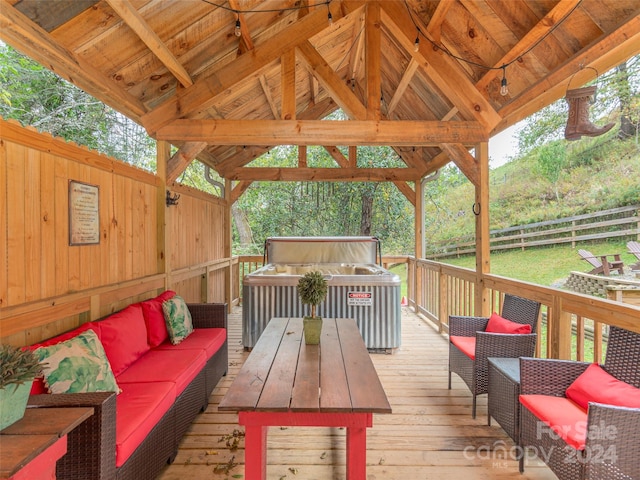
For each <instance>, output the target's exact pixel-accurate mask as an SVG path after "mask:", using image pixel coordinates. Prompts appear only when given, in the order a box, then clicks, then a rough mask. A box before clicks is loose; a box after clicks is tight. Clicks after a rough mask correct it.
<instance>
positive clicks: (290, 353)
mask: <svg viewBox="0 0 640 480" xmlns="http://www.w3.org/2000/svg"><path fill="white" fill-rule="evenodd" d="M302 337H303V335H302V322H301V321H300V319H289V320H288V322H287V327H286V329H285V332H284V334H283V337H282V341H281V342H280V348H279V349H278V353H277V355H276V356H275V359H274V360H273V363H272V365H271V370H270V372H269V376H268V377H267V379H266V381H265V384H264V387H263V388H262V394H261V395H260V400H258V405H257V406H256V411H270V412H277V411H287V410H289V406H290V404H291V396H292V391H293V383H294V380H295V378H296V368H297V366H298V357H299V354H300V345H301V344H302V343H304V341H303V340H302Z"/></svg>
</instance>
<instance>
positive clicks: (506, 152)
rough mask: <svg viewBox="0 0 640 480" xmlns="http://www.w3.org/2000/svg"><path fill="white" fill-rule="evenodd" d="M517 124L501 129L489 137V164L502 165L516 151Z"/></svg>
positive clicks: (493, 165)
mask: <svg viewBox="0 0 640 480" xmlns="http://www.w3.org/2000/svg"><path fill="white" fill-rule="evenodd" d="M518 128H519V126H518V124H515V125H512V126H511V127H509V128H507V129H505V130H503V131H502V132H500V133H499V134H497V135H494V136H493V137H491V138H490V139H489V166H490V167H491V168H496V167H499V166H501V165H504V164H505V163H507V162H508V161H509V160H511V158H512V157H515V156H516V154H517V153H518V138H517V136H516V134H517V133H518Z"/></svg>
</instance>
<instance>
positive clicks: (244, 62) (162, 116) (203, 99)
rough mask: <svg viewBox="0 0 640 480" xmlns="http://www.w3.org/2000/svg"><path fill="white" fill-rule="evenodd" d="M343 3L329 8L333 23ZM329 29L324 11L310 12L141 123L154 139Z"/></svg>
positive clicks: (204, 77)
mask: <svg viewBox="0 0 640 480" xmlns="http://www.w3.org/2000/svg"><path fill="white" fill-rule="evenodd" d="M340 4H341V2H340V1H335V0H334V1H332V2H331V3H330V4H329V6H328V8H329V9H330V11H331V14H332V15H333V18H334V21H337V20H338V19H340V18H342V16H343V14H342V9H341V8H340ZM326 27H327V12H326V11H323V10H322V9H320V10H316V11H314V12H311V13H310V14H309V15H306V16H305V17H303V18H302V19H300V20H298V21H297V22H294V23H293V24H291V26H289V27H287V28H285V29H284V30H282V31H280V32H278V33H277V34H275V35H273V36H272V37H271V38H269V39H267V40H265V41H264V42H263V43H261V44H260V45H258V46H256V47H255V48H254V49H253V50H252V51H251V52H247V53H244V54H242V55H240V56H239V57H238V58H237V59H236V60H235V61H234V62H231V63H228V64H225V65H223V66H221V67H218V68H212V69H211V70H209V71H205V72H203V73H202V75H200V76H199V77H198V79H197V80H196V82H195V83H194V84H193V85H192V86H191V87H189V88H186V89H184V91H183V92H181V93H180V94H179V95H175V96H173V97H172V98H170V99H169V100H167V101H166V102H164V103H163V104H161V105H160V106H158V107H157V108H155V109H154V110H152V111H151V112H149V113H148V114H146V115H144V116H143V117H142V124H143V125H144V127H145V128H146V129H147V132H149V134H150V135H151V136H154V135H155V132H156V131H157V130H158V129H159V128H160V127H162V126H163V125H166V124H168V123H170V122H171V121H172V120H175V119H178V118H181V117H185V116H188V115H190V114H193V113H195V112H198V111H202V110H206V109H207V108H209V107H211V106H212V105H214V104H215V103H216V102H217V101H218V98H219V96H220V95H224V94H225V92H226V91H227V90H228V89H229V88H232V87H233V86H234V85H235V84H236V83H238V82H240V81H241V80H243V79H244V78H246V77H248V76H251V75H254V74H255V73H256V72H257V71H258V70H260V69H261V68H263V67H264V66H266V65H268V64H269V63H271V62H273V61H274V60H276V59H278V58H280V57H281V56H282V54H283V53H284V52H286V51H287V50H290V49H291V48H293V47H295V46H296V45H299V44H300V43H302V42H306V41H307V39H308V38H311V37H312V36H314V35H316V34H317V33H319V32H321V31H322V30H323V29H325V28H326Z"/></svg>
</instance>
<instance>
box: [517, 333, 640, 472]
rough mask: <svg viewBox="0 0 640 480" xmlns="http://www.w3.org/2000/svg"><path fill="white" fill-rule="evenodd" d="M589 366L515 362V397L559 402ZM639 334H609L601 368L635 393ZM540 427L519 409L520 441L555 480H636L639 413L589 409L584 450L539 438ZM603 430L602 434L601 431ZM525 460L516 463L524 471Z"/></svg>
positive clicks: (639, 379)
mask: <svg viewBox="0 0 640 480" xmlns="http://www.w3.org/2000/svg"><path fill="white" fill-rule="evenodd" d="M589 365H590V364H589V363H585V362H575V361H569V360H554V359H535V358H521V359H520V381H521V394H523V395H533V394H537V395H551V396H556V397H564V396H565V391H566V389H567V388H568V387H569V386H570V385H571V383H573V381H574V380H575V379H576V378H577V377H578V376H579V375H580V374H582V373H583V372H584V371H585V370H586V369H587V367H588V366H589ZM638 365H640V334H639V333H635V332H631V331H628V330H624V329H622V328H618V327H613V326H612V327H610V328H609V340H608V345H607V353H606V358H605V362H604V364H603V365H602V367H603V368H604V369H605V370H606V371H607V372H608V373H609V374H611V375H613V376H614V377H616V378H617V379H619V380H622V381H624V382H626V383H629V384H631V385H633V386H635V387H638V388H640V369H638ZM539 423H540V421H539V420H538V418H537V417H536V416H535V415H533V414H532V413H531V412H530V411H529V410H528V409H527V408H525V407H522V408H520V441H521V445H522V447H523V448H526V447H533V448H534V449H535V451H536V452H544V455H541V456H539V457H540V458H541V460H543V461H545V463H546V464H547V465H548V466H549V468H550V469H551V470H552V471H553V472H554V473H555V474H556V476H557V477H558V478H559V479H560V480H582V479H588V480H633V479H636V480H637V479H639V478H640V461H639V459H640V441H639V438H640V437H639V436H638V432H640V409H637V408H624V407H616V406H612V405H603V404H598V403H590V404H589V409H588V415H587V425H586V429H587V430H586V431H587V439H586V444H585V448H584V450H581V451H578V450H575V449H574V448H573V447H571V446H569V445H567V444H566V443H565V442H564V440H563V439H562V438H560V436H559V435H549V434H540V429H539ZM603 428H604V429H606V430H603ZM525 457H526V455H523V456H521V458H520V471H521V472H523V471H524V461H525Z"/></svg>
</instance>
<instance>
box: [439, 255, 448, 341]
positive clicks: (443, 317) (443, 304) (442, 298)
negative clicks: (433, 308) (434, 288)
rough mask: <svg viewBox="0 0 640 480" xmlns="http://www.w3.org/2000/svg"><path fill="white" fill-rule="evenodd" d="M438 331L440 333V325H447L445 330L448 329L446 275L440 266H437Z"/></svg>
mask: <svg viewBox="0 0 640 480" xmlns="http://www.w3.org/2000/svg"><path fill="white" fill-rule="evenodd" d="M438 293H439V297H438V333H442V325H443V324H446V325H447V331H448V329H449V318H448V317H449V305H448V303H447V298H448V295H447V293H448V292H447V276H446V274H445V273H444V272H443V271H442V267H440V268H439V274H438Z"/></svg>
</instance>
